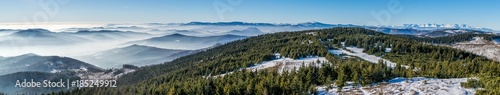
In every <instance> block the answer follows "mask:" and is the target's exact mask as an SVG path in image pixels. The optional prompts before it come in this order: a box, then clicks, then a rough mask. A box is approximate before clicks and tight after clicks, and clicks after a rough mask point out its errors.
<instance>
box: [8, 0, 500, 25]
mask: <svg viewBox="0 0 500 95" xmlns="http://www.w3.org/2000/svg"><path fill="white" fill-rule="evenodd" d="M42 1H43V0H42ZM45 1H48V2H46V3H40V2H39V0H5V1H2V3H0V9H1V10H0V12H1V13H2V15H0V23H23V22H26V21H27V20H28V21H33V18H38V21H47V22H77V23H78V22H86V23H87V22H90V23H92V22H103V23H117V22H119V23H137V22H141V23H142V22H160V23H171V22H190V21H208V22H216V21H246V22H270V23H299V22H309V21H318V22H325V23H332V24H359V25H365V24H369V25H373V24H382V25H401V24H405V23H416V24H424V23H440V24H469V25H472V26H478V27H486V28H492V29H496V30H500V25H499V22H500V16H499V15H500V12H499V11H498V10H500V6H498V5H499V4H500V0H453V1H452V0H147V1H146V0H57V1H67V2H65V3H64V2H63V3H58V2H54V0H45ZM44 4H45V5H44ZM46 5H49V7H48V8H49V9H54V7H53V6H50V5H55V6H57V7H58V8H56V9H59V10H58V11H57V12H52V13H51V14H49V13H48V12H47V11H46V10H44V8H45V9H47V7H46ZM214 6H217V7H214ZM221 6H222V7H221ZM391 6H396V7H391ZM394 9H400V11H399V12H394V11H391V10H394ZM221 10H222V11H221ZM223 10H226V11H223ZM373 12H374V13H375V14H379V15H373ZM384 12H386V14H387V12H389V13H388V14H389V15H390V17H387V16H386V15H380V14H384ZM377 18H383V19H378V20H377ZM387 18H389V19H387ZM40 19H41V20H40ZM379 20H380V21H379Z"/></svg>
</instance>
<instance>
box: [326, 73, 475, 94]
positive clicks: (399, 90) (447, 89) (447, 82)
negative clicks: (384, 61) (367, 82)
mask: <svg viewBox="0 0 500 95" xmlns="http://www.w3.org/2000/svg"><path fill="white" fill-rule="evenodd" d="M466 81H467V78H452V79H435V78H423V77H417V78H412V79H411V80H410V81H408V82H407V81H406V79H405V78H394V79H392V80H389V82H387V83H379V84H377V85H373V86H365V87H360V86H353V83H352V82H348V83H347V84H348V86H346V87H343V88H342V90H341V91H337V87H336V86H335V85H333V88H332V89H330V90H328V92H327V91H326V90H325V88H326V86H318V87H316V89H317V90H318V92H317V93H318V94H320V95H341V94H346V95H352V94H364V95H380V94H383V95H415V94H418V95H473V94H474V93H476V89H470V88H463V87H461V86H460V83H462V82H466Z"/></svg>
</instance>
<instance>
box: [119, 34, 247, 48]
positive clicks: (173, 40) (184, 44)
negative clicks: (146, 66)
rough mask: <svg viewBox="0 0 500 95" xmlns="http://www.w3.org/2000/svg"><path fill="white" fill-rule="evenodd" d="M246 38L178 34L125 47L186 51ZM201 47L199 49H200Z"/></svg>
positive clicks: (135, 42)
mask: <svg viewBox="0 0 500 95" xmlns="http://www.w3.org/2000/svg"><path fill="white" fill-rule="evenodd" d="M247 37H248V36H240V35H233V34H226V35H218V36H205V37H198V36H188V35H183V34H179V33H175V34H171V35H165V36H161V37H154V38H149V39H145V40H139V41H131V42H127V43H125V45H133V44H138V45H147V46H154V47H160V48H167V49H188V50H196V49H201V48H206V47H210V46H213V45H215V44H217V43H227V42H230V41H234V40H239V39H243V38H247ZM200 47H201V48H200Z"/></svg>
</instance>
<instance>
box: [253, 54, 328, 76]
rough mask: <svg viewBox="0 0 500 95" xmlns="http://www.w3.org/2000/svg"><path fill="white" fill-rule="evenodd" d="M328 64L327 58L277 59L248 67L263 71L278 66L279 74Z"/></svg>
mask: <svg viewBox="0 0 500 95" xmlns="http://www.w3.org/2000/svg"><path fill="white" fill-rule="evenodd" d="M318 61H319V62H320V63H319V64H314V63H317V62H318ZM325 62H328V60H326V58H325V57H317V56H315V57H312V56H309V57H307V58H300V59H291V58H280V59H275V60H271V61H265V62H262V63H261V64H256V65H255V66H252V67H248V68H247V69H248V70H252V71H255V70H263V69H266V68H271V67H275V66H278V67H277V68H278V72H280V73H281V72H283V71H284V70H288V71H291V70H293V69H294V68H295V69H299V68H300V67H301V66H310V65H311V64H313V65H314V66H321V65H320V64H321V63H325Z"/></svg>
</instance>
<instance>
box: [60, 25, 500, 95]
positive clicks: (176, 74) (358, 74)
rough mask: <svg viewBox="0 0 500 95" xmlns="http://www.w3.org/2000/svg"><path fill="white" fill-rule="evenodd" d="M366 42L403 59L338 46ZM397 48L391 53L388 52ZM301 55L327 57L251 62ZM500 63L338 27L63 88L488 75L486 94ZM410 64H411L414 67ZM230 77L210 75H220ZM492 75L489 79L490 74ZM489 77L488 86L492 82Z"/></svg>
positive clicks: (212, 88)
mask: <svg viewBox="0 0 500 95" xmlns="http://www.w3.org/2000/svg"><path fill="white" fill-rule="evenodd" d="M349 46H351V47H357V48H363V49H364V51H363V52H366V53H368V54H374V55H377V56H380V57H382V58H385V59H389V60H391V61H393V62H395V63H398V64H397V65H395V67H394V68H390V67H387V66H386V65H385V64H383V63H378V64H373V63H370V62H367V61H364V60H362V59H360V58H357V57H347V58H346V57H340V56H338V55H334V54H331V53H329V50H331V49H339V48H345V47H349ZM387 48H391V51H390V52H385V51H386V50H385V49H387ZM276 53H279V54H281V56H282V57H288V58H293V59H299V58H304V57H306V56H321V57H326V59H327V60H328V62H327V63H324V64H321V66H303V68H300V69H298V70H293V71H291V72H284V73H283V74H280V73H277V72H276V70H273V68H270V69H269V70H262V71H248V70H246V69H245V68H246V67H249V66H252V65H254V64H256V63H260V62H263V61H267V60H273V59H274V58H275V56H274V54H276ZM499 64H500V63H498V62H494V61H491V60H488V59H486V58H484V57H481V56H477V55H474V54H471V53H468V52H464V51H461V50H457V49H453V48H449V47H443V46H435V45H431V44H423V43H420V42H418V41H415V40H411V39H410V38H407V37H401V36H395V35H386V34H382V33H379V32H375V31H371V30H367V29H362V28H332V29H321V30H307V31H295V32H280V33H274V34H266V35H259V36H255V37H250V38H246V39H242V40H237V41H233V42H229V43H226V44H225V45H222V46H218V47H215V48H212V49H209V50H206V51H202V52H199V53H196V54H192V55H188V56H184V57H181V58H178V59H176V60H173V61H172V62H167V63H164V64H160V65H153V66H147V67H142V68H140V69H139V70H137V71H136V72H133V73H130V74H127V75H124V76H123V77H121V78H119V80H118V83H119V87H118V88H85V89H78V90H73V91H70V92H62V93H59V94H80V95H90V94H104V95H124V94H139V95H142V94H146V95H151V94H160V95H162V94H181V95H200V94H209V95H211V94H230V95H232V94H235V95H242V94H245V95H262V94H286V95H289V94H314V93H315V92H316V90H315V87H316V86H318V85H325V84H332V83H335V84H339V85H338V86H340V87H341V86H343V84H344V83H345V82H346V81H354V82H355V83H357V84H362V85H368V84H370V83H375V82H382V81H387V80H388V79H391V78H394V77H431V78H457V77H473V76H478V77H481V83H480V84H474V85H480V86H481V87H483V88H485V89H484V90H481V91H478V93H479V94H499V91H500V89H499V88H498V87H496V85H498V83H499V82H500V79H499V78H498V76H500V65H499ZM403 66H407V68H410V69H407V68H405V67H403ZM228 72H232V73H231V74H227V75H226V76H224V77H209V76H217V75H220V74H226V73H228ZM482 76H486V77H482ZM487 83H488V84H487Z"/></svg>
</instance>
